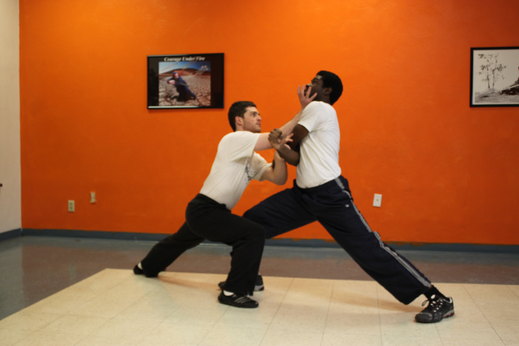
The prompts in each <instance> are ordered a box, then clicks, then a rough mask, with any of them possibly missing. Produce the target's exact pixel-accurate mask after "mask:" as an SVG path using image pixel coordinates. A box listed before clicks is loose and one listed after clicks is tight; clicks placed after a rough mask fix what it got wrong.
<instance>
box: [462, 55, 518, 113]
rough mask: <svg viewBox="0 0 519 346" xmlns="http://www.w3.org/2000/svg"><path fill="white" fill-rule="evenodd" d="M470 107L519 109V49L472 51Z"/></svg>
mask: <svg viewBox="0 0 519 346" xmlns="http://www.w3.org/2000/svg"><path fill="white" fill-rule="evenodd" d="M470 52H471V57H470V72H471V75H470V106H471V107H503V106H515V107H517V106H519V47H486V48H471V49H470Z"/></svg>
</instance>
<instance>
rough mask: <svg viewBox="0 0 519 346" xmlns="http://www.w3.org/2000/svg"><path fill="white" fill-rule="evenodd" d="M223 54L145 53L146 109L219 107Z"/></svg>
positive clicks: (222, 75)
mask: <svg viewBox="0 0 519 346" xmlns="http://www.w3.org/2000/svg"><path fill="white" fill-rule="evenodd" d="M223 96H224V54H223V53H210V54H176V55H150V56H148V109H174V108H182V109H185V108H223V106H224V105H223Z"/></svg>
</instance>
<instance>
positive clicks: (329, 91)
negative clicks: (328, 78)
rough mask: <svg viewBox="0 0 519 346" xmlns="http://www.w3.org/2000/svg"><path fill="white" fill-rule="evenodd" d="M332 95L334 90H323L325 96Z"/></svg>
mask: <svg viewBox="0 0 519 346" xmlns="http://www.w3.org/2000/svg"><path fill="white" fill-rule="evenodd" d="M331 93H332V88H323V94H324V95H326V96H330V94H331Z"/></svg>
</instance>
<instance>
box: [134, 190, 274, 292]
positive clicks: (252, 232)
mask: <svg viewBox="0 0 519 346" xmlns="http://www.w3.org/2000/svg"><path fill="white" fill-rule="evenodd" d="M204 239H208V240H210V241H215V242H221V243H224V244H227V245H230V246H232V253H231V255H232V258H231V269H230V271H229V274H228V276H227V280H226V283H225V287H224V288H225V290H227V291H230V292H234V293H236V294H239V295H245V294H251V293H252V292H253V291H254V283H255V282H256V277H257V275H258V270H259V266H260V262H261V255H262V253H263V246H264V244H265V231H264V229H263V227H261V226H260V225H258V224H257V223H255V222H252V221H250V220H247V219H245V218H243V217H240V216H238V215H234V214H232V213H231V212H230V211H229V210H228V209H227V208H226V206H225V204H220V203H218V202H216V201H214V200H213V199H211V198H209V197H207V196H204V195H202V194H198V195H197V196H196V197H195V198H194V199H193V200H192V201H191V202H189V204H188V206H187V209H186V222H185V223H184V224H183V225H182V227H180V229H179V230H178V232H177V233H175V234H172V235H170V236H168V237H166V238H165V239H163V240H161V241H160V242H159V243H157V244H156V245H155V246H154V247H153V248H152V249H151V250H150V252H149V253H148V254H147V255H146V257H145V258H144V259H143V260H142V261H141V265H142V268H143V271H144V274H145V275H146V276H156V275H157V274H158V273H159V272H160V271H163V270H165V269H166V267H167V266H169V265H170V264H171V263H173V261H174V260H175V259H177V258H178V257H179V256H180V255H181V254H182V253H184V251H186V250H188V249H190V248H193V247H195V246H197V245H198V244H200V243H201V242H202V241H203V240H204Z"/></svg>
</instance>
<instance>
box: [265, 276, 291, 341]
mask: <svg viewBox="0 0 519 346" xmlns="http://www.w3.org/2000/svg"><path fill="white" fill-rule="evenodd" d="M293 284H294V278H290V284H289V285H288V288H287V289H286V290H285V292H284V293H283V298H282V299H281V300H280V303H279V304H278V306H277V308H276V312H275V313H273V314H272V318H271V319H270V321H269V323H268V326H267V329H266V330H265V333H264V334H263V337H262V338H261V341H260V343H259V345H260V346H261V345H263V342H264V341H265V338H266V336H267V334H268V332H269V330H270V328H271V327H272V323H273V322H274V320H275V318H276V316H277V314H278V313H279V310H280V309H281V306H283V302H284V301H285V299H286V297H287V295H288V292H289V291H290V289H291V288H292V285H293ZM260 308H261V306H260Z"/></svg>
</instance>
